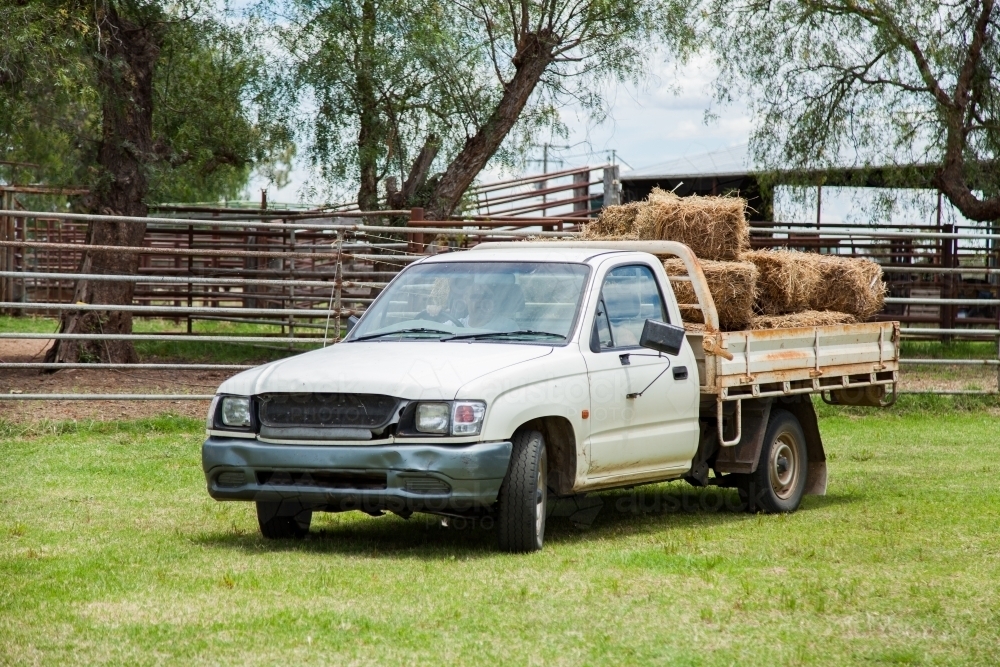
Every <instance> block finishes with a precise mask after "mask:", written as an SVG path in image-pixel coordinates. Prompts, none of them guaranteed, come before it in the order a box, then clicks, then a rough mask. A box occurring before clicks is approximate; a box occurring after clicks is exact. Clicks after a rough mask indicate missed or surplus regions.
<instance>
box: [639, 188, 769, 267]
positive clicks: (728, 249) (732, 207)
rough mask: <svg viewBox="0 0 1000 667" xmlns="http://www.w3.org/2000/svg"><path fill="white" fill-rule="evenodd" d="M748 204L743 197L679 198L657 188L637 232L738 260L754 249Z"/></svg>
mask: <svg viewBox="0 0 1000 667" xmlns="http://www.w3.org/2000/svg"><path fill="white" fill-rule="evenodd" d="M746 207H747V202H746V200H745V199H742V198H740V197H698V196H692V197H678V196H677V195H675V194H674V193H672V192H667V191H666V190H661V189H659V188H653V192H652V193H651V194H650V195H649V199H648V200H647V201H646V202H644V203H643V205H642V206H641V208H640V209H639V212H638V214H637V215H636V217H635V223H634V228H633V233H634V234H635V235H636V236H637V237H638V238H639V239H642V240H663V241H679V242H681V243H684V244H686V245H688V246H689V247H690V248H691V250H693V251H694V254H695V255H697V256H698V257H699V258H701V259H709V260H715V261H731V260H736V259H738V258H739V256H740V254H741V253H743V252H745V251H747V250H749V249H750V226H749V224H747V220H746V215H745V212H746Z"/></svg>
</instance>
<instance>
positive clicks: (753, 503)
mask: <svg viewBox="0 0 1000 667" xmlns="http://www.w3.org/2000/svg"><path fill="white" fill-rule="evenodd" d="M808 467H809V461H808V455H807V453H806V437H805V434H804V433H803V432H802V426H801V425H800V424H799V420H798V419H796V418H795V415H793V414H792V413H791V412H788V411H787V410H774V411H772V412H771V418H770V419H769V420H768V423H767V431H766V432H765V433H764V444H763V446H762V447H761V451H760V461H759V463H758V464H757V470H755V471H754V472H753V473H751V474H749V475H746V476H745V477H744V478H743V479H742V480H741V484H740V495H742V496H744V498H743V499H744V501H745V502H747V509H748V510H749V511H751V512H767V513H769V514H775V513H778V512H794V511H795V510H796V509H798V507H799V504H800V503H801V502H802V495H803V493H804V492H805V488H806V472H807V471H808Z"/></svg>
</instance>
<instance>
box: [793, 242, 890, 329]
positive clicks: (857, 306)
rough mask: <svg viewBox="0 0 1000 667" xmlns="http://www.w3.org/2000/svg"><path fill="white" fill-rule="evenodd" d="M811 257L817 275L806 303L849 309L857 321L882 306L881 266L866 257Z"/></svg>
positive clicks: (837, 309)
mask: <svg viewBox="0 0 1000 667" xmlns="http://www.w3.org/2000/svg"><path fill="white" fill-rule="evenodd" d="M803 254H810V253H803ZM815 257H816V258H817V259H816V260H814V261H815V262H816V264H817V267H818V270H819V274H820V279H819V283H818V284H817V285H816V286H815V288H814V289H813V293H812V298H811V299H810V300H809V305H810V307H812V308H813V309H815V310H835V311H839V312H841V313H850V314H851V315H853V316H854V317H856V318H857V319H858V321H859V322H864V321H866V320H868V319H870V318H871V317H872V316H873V315H874V314H875V313H877V312H879V311H880V310H882V306H883V305H884V304H885V281H883V280H882V267H881V266H879V265H878V264H876V263H875V262H873V261H872V260H870V259H860V258H857V257H837V256H835V255H815Z"/></svg>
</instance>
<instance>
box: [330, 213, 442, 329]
mask: <svg viewBox="0 0 1000 667" xmlns="http://www.w3.org/2000/svg"><path fill="white" fill-rule="evenodd" d="M421 212H422V211H421ZM343 251H344V232H343V231H341V230H339V229H338V230H337V270H336V273H334V274H333V275H334V286H333V309H334V311H336V313H337V314H336V317H335V318H334V326H335V327H336V331H335V332H334V334H333V342H334V343H339V342H340V308H341V305H340V296H341V292H340V289H341V285H342V283H343V282H344V260H343V257H344V252H343Z"/></svg>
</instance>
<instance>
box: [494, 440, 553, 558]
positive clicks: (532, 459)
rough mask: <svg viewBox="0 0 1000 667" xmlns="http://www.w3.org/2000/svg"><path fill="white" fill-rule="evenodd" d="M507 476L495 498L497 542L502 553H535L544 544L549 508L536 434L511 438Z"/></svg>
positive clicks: (542, 455) (542, 444)
mask: <svg viewBox="0 0 1000 667" xmlns="http://www.w3.org/2000/svg"><path fill="white" fill-rule="evenodd" d="M511 441H512V442H513V444H514V449H513V451H512V452H511V455H510V465H509V466H508V468H507V476H506V477H504V480H503V484H501V485H500V495H499V497H498V498H497V539H498V542H499V546H500V550H501V551H509V552H511V553H527V552H530V551H538V550H539V549H541V548H542V543H543V542H544V540H545V512H546V509H547V506H548V484H547V478H548V458H547V457H546V455H545V438H544V437H543V436H542V434H541V433H539V432H538V431H527V430H525V431H518V432H517V433H515V434H514V437H513V438H511Z"/></svg>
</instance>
